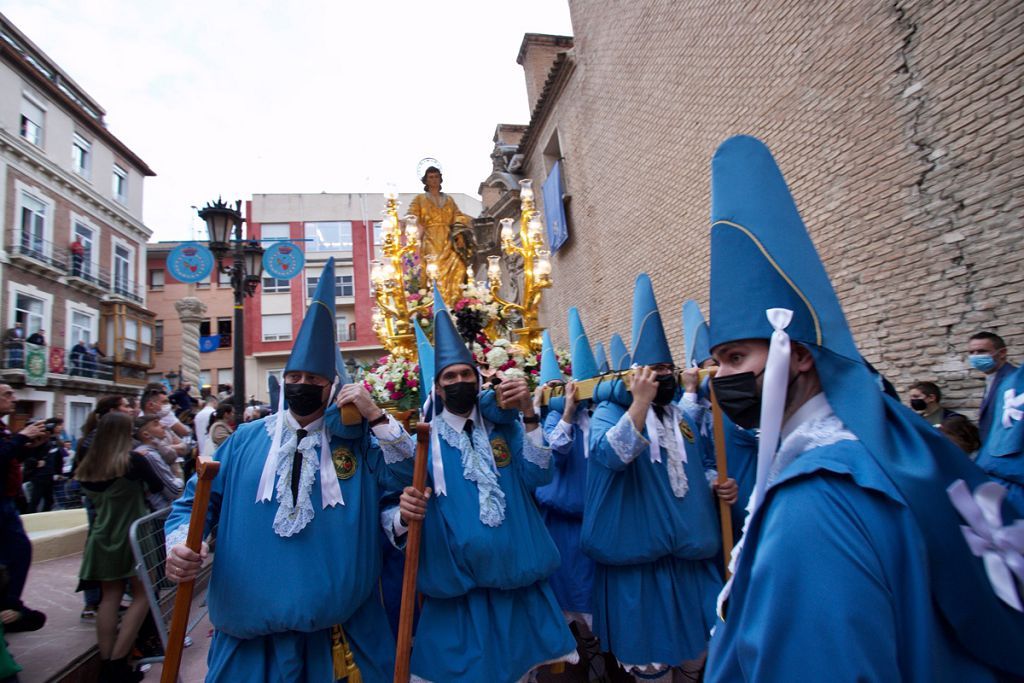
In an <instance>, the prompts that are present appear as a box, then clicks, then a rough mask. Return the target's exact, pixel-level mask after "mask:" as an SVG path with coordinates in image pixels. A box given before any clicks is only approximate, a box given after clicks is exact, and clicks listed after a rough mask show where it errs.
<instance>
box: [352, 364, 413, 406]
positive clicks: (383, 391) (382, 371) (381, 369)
mask: <svg viewBox="0 0 1024 683" xmlns="http://www.w3.org/2000/svg"><path fill="white" fill-rule="evenodd" d="M419 372H420V367H419V365H417V364H416V363H414V362H413V361H411V360H407V359H403V358H399V357H398V356H382V357H381V358H380V359H379V360H378V361H377V363H376V364H374V366H373V367H371V368H370V369H369V370H367V371H366V372H365V373H364V375H363V386H364V387H366V390H367V391H368V392H370V396H372V397H373V400H374V401H376V402H377V403H393V404H395V405H396V407H397V408H398V409H399V410H410V409H412V408H418V407H419V400H420V398H419V397H420V394H419V392H420V375H419Z"/></svg>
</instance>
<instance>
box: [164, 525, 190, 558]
mask: <svg viewBox="0 0 1024 683" xmlns="http://www.w3.org/2000/svg"><path fill="white" fill-rule="evenodd" d="M187 539H188V524H182V525H181V526H179V527H178V528H177V529H175V530H174V531H172V532H171V533H169V534H167V536H166V537H165V538H164V549H165V551H166V553H167V554H168V555H170V554H171V548H173V547H174V546H176V545H182V544H183V543H184V542H185V541H186V540H187Z"/></svg>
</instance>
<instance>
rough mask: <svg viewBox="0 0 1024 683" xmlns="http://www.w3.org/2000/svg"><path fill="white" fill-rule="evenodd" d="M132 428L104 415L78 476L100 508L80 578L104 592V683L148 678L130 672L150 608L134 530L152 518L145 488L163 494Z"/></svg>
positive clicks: (128, 421)
mask: <svg viewBox="0 0 1024 683" xmlns="http://www.w3.org/2000/svg"><path fill="white" fill-rule="evenodd" d="M132 425H133V421H132V418H131V417H130V416H128V415H125V414H124V413H120V412H111V413H108V414H106V415H104V416H103V418H102V419H100V422H99V426H98V427H97V428H96V437H95V438H94V439H93V443H92V447H91V448H89V451H88V453H87V454H86V456H85V458H84V459H83V460H82V462H81V463H79V465H78V471H77V474H76V478H77V479H78V481H80V482H81V484H82V489H83V490H84V491H85V495H86V496H88V497H89V500H90V501H92V503H93V505H95V507H96V521H95V522H94V523H93V526H92V529H91V530H90V532H89V538H88V540H87V541H86V543H85V552H84V553H83V555H82V568H81V571H80V572H79V578H80V579H81V580H82V581H83V582H86V581H94V582H98V583H99V584H100V587H101V590H102V597H101V599H100V606H99V609H98V610H97V612H96V640H97V642H98V644H99V651H100V659H101V660H102V668H101V671H100V680H101V681H109V682H110V683H114V682H117V681H138V680H141V678H142V674H139V673H134V672H132V670H131V669H130V668H129V666H128V653H129V652H130V651H131V647H132V643H133V642H134V641H135V636H136V634H137V633H138V631H139V626H140V625H141V624H142V621H143V619H145V617H146V612H147V610H148V609H149V608H148V605H147V602H146V597H145V594H144V592H143V589H142V583H141V582H140V581H139V579H138V578H137V577H136V576H135V571H134V565H135V563H134V560H133V559H132V550H131V546H130V545H129V543H128V529H129V528H130V527H131V525H132V522H134V521H135V520H137V519H139V518H140V517H144V516H145V515H146V514H147V513H148V509H147V508H146V498H145V491H144V487H148V488H149V490H150V491H151V492H153V493H157V492H159V491H160V490H161V489H163V484H162V483H161V482H160V479H159V478H158V477H157V476H156V473H154V472H153V469H152V467H150V465H149V463H148V462H147V461H146V459H145V457H143V456H141V455H138V454H136V453H132ZM125 581H129V582H130V584H131V593H132V598H133V599H132V604H131V606H130V607H128V609H127V610H126V611H125V612H124V615H123V616H122V618H121V628H120V630H118V624H117V621H118V620H117V613H118V608H119V607H120V604H121V595H122V593H123V592H124V585H125Z"/></svg>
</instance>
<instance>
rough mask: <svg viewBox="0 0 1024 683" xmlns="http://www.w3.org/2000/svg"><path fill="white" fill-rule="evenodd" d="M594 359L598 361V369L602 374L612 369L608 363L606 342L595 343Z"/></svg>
mask: <svg viewBox="0 0 1024 683" xmlns="http://www.w3.org/2000/svg"><path fill="white" fill-rule="evenodd" d="M594 361H595V362H596V363H597V371H598V372H599V373H601V374H602V375H603V374H604V373H606V372H608V370H610V369H611V366H610V365H608V356H607V355H606V354H605V352H604V344H602V343H601V342H597V343H596V344H594Z"/></svg>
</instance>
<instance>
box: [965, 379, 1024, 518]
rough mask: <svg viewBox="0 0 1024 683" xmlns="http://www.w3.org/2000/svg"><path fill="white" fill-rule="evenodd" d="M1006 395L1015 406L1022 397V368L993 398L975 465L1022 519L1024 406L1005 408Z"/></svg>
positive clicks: (1023, 501) (1003, 382) (1001, 383)
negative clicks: (1002, 491) (988, 424)
mask: <svg viewBox="0 0 1024 683" xmlns="http://www.w3.org/2000/svg"><path fill="white" fill-rule="evenodd" d="M1007 392H1012V394H1011V396H1010V400H1011V401H1012V402H1014V403H1018V402H1019V397H1020V396H1024V366H1021V367H1019V368H1017V369H1016V370H1014V371H1013V372H1012V373H1010V374H1009V375H1007V376H1006V378H1005V379H1004V380H1003V381H1002V382H1000V385H999V387H998V388H997V393H996V395H995V396H993V397H992V426H991V428H990V429H989V432H988V434H987V435H985V440H984V441H983V442H982V444H981V451H979V452H978V459H977V460H975V463H976V464H977V465H978V467H980V468H981V469H983V470H984V471H985V474H987V475H988V476H989V478H990V479H992V480H993V481H996V482H998V483H1000V484H1002V485H1003V486H1005V487H1006V502H1007V503H1009V504H1010V505H1011V506H1012V507H1013V508H1014V509H1015V510H1016V511H1017V514H1018V515H1021V516H1024V419H1022V417H1024V405H1021V406H1020V407H1018V408H1016V409H1014V406H1007V403H1006V398H1007V396H1006V394H1007ZM1007 408H1009V410H1008V409H1007Z"/></svg>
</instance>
